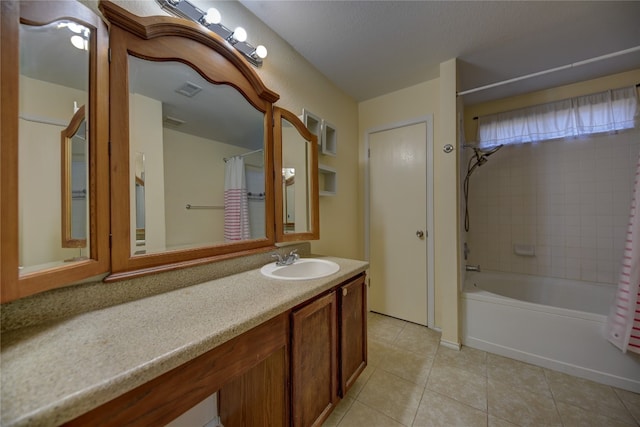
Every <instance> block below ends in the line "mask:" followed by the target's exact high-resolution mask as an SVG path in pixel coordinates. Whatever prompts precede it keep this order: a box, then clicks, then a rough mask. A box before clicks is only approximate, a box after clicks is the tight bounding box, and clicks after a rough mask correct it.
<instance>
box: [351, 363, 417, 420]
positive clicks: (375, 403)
mask: <svg viewBox="0 0 640 427" xmlns="http://www.w3.org/2000/svg"><path fill="white" fill-rule="evenodd" d="M423 389H424V387H422V386H418V385H416V384H414V383H412V382H409V381H407V380H404V379H402V378H399V377H397V376H395V375H392V374H390V373H388V372H385V371H383V370H381V369H376V370H375V372H374V373H373V374H372V375H371V378H370V379H369V381H368V382H367V384H366V385H365V386H364V388H363V389H362V391H361V392H360V394H359V395H358V398H357V401H358V402H361V403H364V404H365V405H367V406H369V407H371V408H375V409H376V410H378V411H380V412H382V413H383V414H385V415H386V416H388V417H390V418H393V419H394V420H396V421H398V422H399V423H401V424H405V425H409V424H411V421H412V420H413V417H414V416H415V413H416V410H417V409H418V405H419V404H420V399H421V398H422V391H423Z"/></svg>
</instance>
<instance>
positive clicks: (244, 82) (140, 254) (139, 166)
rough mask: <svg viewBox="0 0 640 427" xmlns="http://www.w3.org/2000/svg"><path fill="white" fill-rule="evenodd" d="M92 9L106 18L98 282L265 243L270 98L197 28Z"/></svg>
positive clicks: (270, 192)
mask: <svg viewBox="0 0 640 427" xmlns="http://www.w3.org/2000/svg"><path fill="white" fill-rule="evenodd" d="M99 7H100V10H101V11H102V12H103V14H104V15H105V17H106V18H107V19H108V20H109V21H110V22H111V23H112V24H113V25H112V27H111V33H110V37H111V48H112V56H111V58H112V62H111V69H112V73H111V79H112V80H111V114H112V116H111V118H112V122H111V135H112V151H111V153H112V157H111V162H112V165H111V169H112V175H111V183H112V190H113V191H112V194H113V197H112V224H113V228H112V232H113V239H114V241H113V252H112V259H113V273H112V275H111V276H110V277H109V278H108V279H107V280H118V279H121V278H124V277H131V276H135V275H139V274H145V273H147V272H149V271H151V270H153V271H158V270H162V269H172V268H176V267H181V266H186V265H193V264H194V263H203V262H210V261H212V260H214V259H216V258H219V257H222V256H229V255H231V254H242V253H246V251H252V250H261V249H263V248H272V247H273V244H274V242H275V230H274V225H273V224H274V220H273V215H274V208H273V204H274V185H273V179H272V178H271V177H272V176H273V136H272V132H271V123H272V121H273V117H272V102H274V101H275V100H277V99H278V96H277V95H276V94H275V93H273V92H271V91H269V90H268V89H266V88H265V87H264V86H263V85H262V83H261V82H260V80H259V79H258V77H257V75H256V74H255V71H253V69H251V68H250V66H249V64H248V63H246V61H245V60H244V58H242V57H241V56H240V55H239V54H238V53H237V52H235V51H234V50H233V49H231V48H230V47H229V46H228V45H227V42H226V41H224V40H222V39H220V38H219V37H218V36H217V35H216V34H214V33H211V32H209V31H208V30H206V29H205V28H204V27H202V26H200V25H198V24H195V23H193V22H190V21H186V20H183V19H178V18H172V17H146V18H141V17H137V16H135V15H132V14H130V13H129V12H127V11H126V10H124V9H122V8H120V7H119V6H117V5H114V4H113V3H110V2H106V1H103V2H101V3H100V6H99ZM159 29H161V31H160V30H159ZM152 30H153V31H152Z"/></svg>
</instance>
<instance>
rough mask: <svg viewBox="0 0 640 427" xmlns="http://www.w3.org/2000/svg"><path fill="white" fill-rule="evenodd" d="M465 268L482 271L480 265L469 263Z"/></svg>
mask: <svg viewBox="0 0 640 427" xmlns="http://www.w3.org/2000/svg"><path fill="white" fill-rule="evenodd" d="M465 269H466V270H467V271H477V272H478V273H480V265H469V264H467V265H466V266H465Z"/></svg>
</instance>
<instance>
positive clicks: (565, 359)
mask: <svg viewBox="0 0 640 427" xmlns="http://www.w3.org/2000/svg"><path fill="white" fill-rule="evenodd" d="M615 290H616V287H615V286H613V285H602V284H598V283H592V282H577V281H571V280H564V279H555V278H545V277H538V276H528V275H521V274H511V273H498V272H481V273H476V272H466V277H465V282H464V289H463V292H462V301H461V303H462V304H461V305H462V342H463V344H465V345H467V346H469V347H473V348H477V349H480V350H484V351H488V352H490V353H494V354H499V355H501V356H506V357H510V358H513V359H516V360H521V361H523V362H527V363H531V364H534V365H538V366H542V367H544V368H549V369H553V370H556V371H561V372H565V373H568V374H571V375H575V376H578V377H582V378H587V379H590V380H593V381H597V382H599V383H603V384H608V385H611V386H614V387H619V388H622V389H625V390H630V391H634V392H636V393H638V392H640V357H638V355H636V354H632V353H627V354H623V353H622V352H621V351H620V350H618V349H617V348H616V347H614V346H613V345H612V344H610V343H609V342H608V341H607V340H606V338H605V337H604V326H605V322H606V318H607V314H608V311H609V306H610V304H611V302H612V301H613V298H614V296H615Z"/></svg>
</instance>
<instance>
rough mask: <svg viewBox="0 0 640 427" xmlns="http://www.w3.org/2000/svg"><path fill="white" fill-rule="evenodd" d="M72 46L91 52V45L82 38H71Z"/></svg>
mask: <svg viewBox="0 0 640 427" xmlns="http://www.w3.org/2000/svg"><path fill="white" fill-rule="evenodd" d="M71 44H72V45H73V46H74V47H75V48H77V49H80V50H89V43H88V42H87V40H86V39H84V38H83V37H82V36H71Z"/></svg>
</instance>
